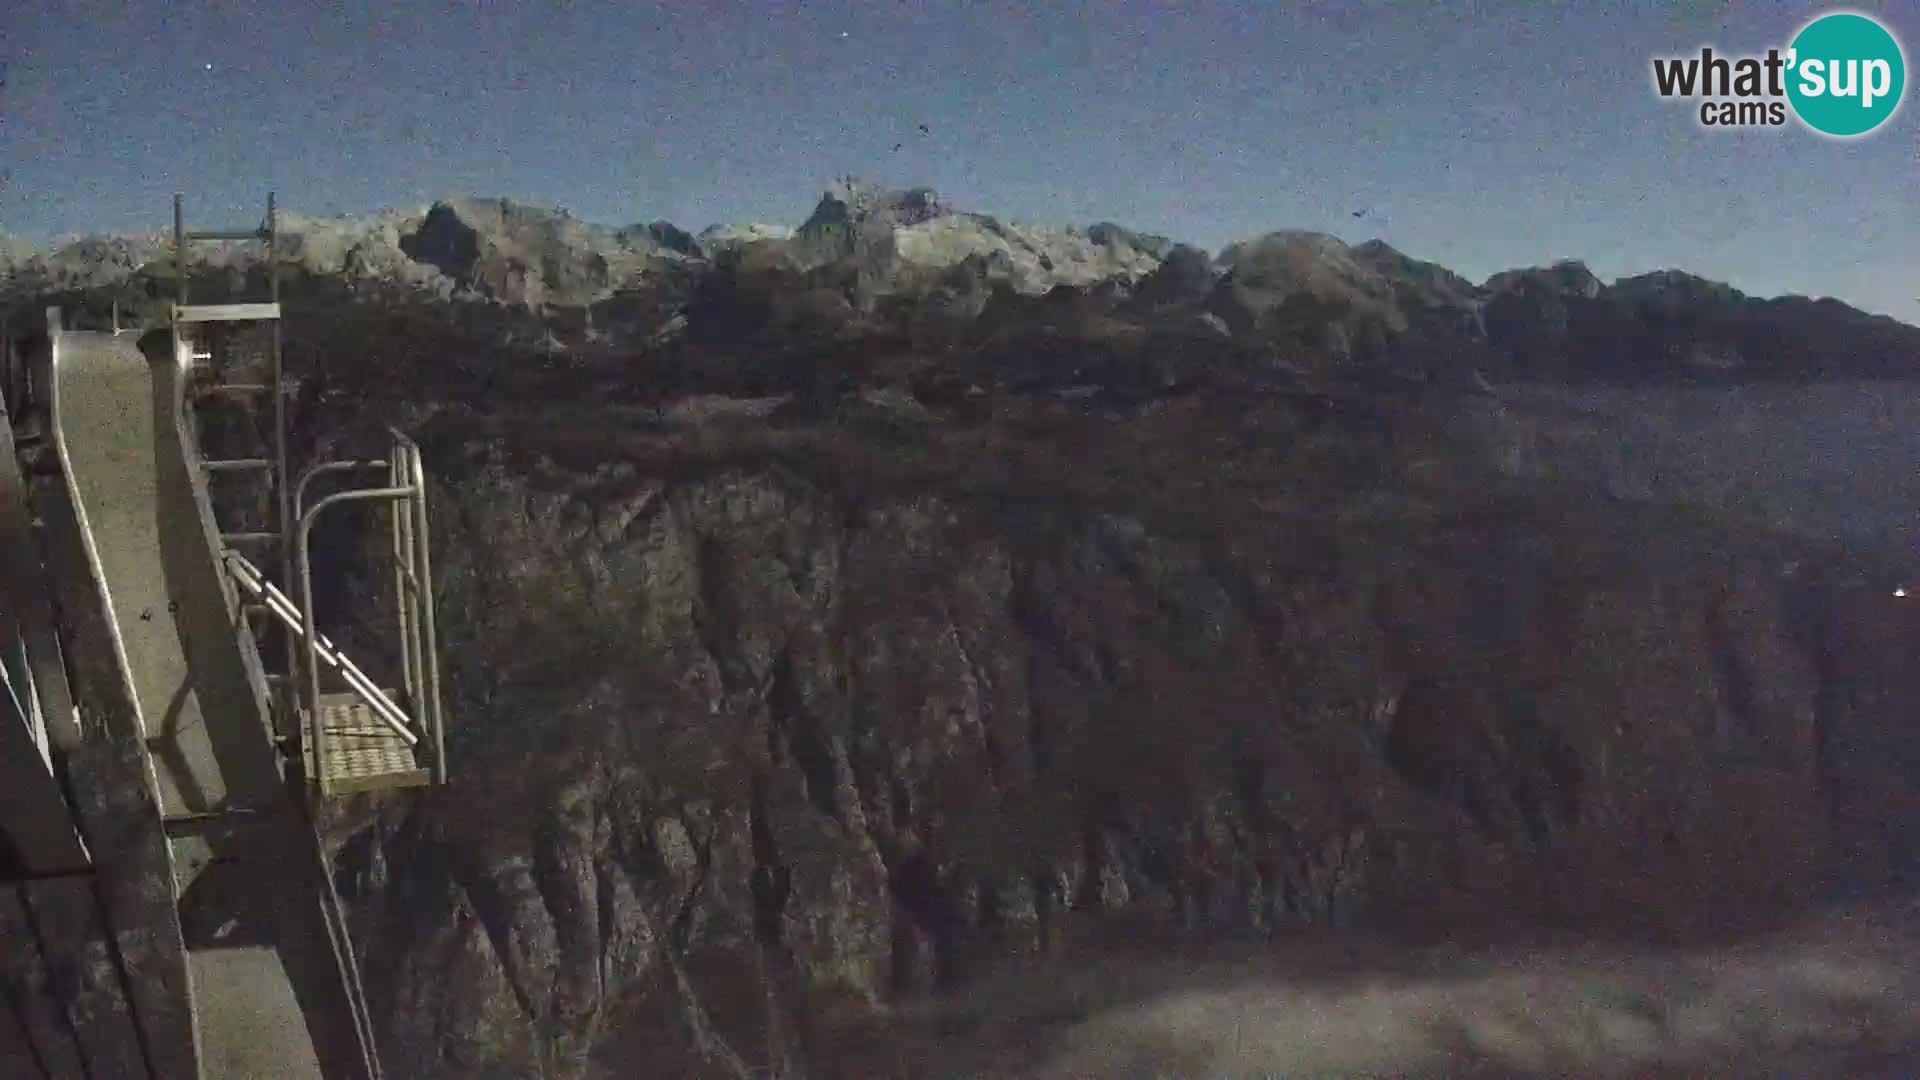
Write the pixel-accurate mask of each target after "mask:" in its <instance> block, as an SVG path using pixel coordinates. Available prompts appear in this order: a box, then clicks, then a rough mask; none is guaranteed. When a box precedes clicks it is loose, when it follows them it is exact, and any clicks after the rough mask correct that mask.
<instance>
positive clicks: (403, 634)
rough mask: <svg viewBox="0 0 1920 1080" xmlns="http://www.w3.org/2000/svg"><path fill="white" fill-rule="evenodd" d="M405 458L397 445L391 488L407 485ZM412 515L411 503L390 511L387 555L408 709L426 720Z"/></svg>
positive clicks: (391, 507)
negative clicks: (418, 658) (417, 650)
mask: <svg viewBox="0 0 1920 1080" xmlns="http://www.w3.org/2000/svg"><path fill="white" fill-rule="evenodd" d="M405 454H406V448H405V447H403V446H401V445H400V444H399V443H395V444H394V447H393V453H392V454H391V455H390V457H391V459H392V461H393V466H392V468H390V469H389V470H388V471H387V485H388V486H389V487H400V486H402V484H403V482H404V481H403V478H402V476H401V470H402V468H404V466H405V457H404V455H405ZM412 513H413V504H412V503H411V502H408V501H396V502H394V503H392V504H390V505H389V506H388V507H387V516H388V522H389V524H390V525H391V532H392V541H393V546H392V548H391V550H389V551H388V553H387V554H388V555H389V557H391V558H392V559H393V617H394V623H395V626H396V628H397V630H398V631H399V634H400V642H399V644H400V681H401V684H402V685H403V686H405V687H406V688H407V704H408V706H409V707H410V708H412V709H413V710H414V711H415V712H419V713H421V715H422V716H423V717H424V716H425V713H424V712H422V710H423V709H424V708H425V703H424V702H423V701H422V700H421V696H420V683H419V681H418V676H419V669H418V668H417V667H416V666H415V664H414V630H415V622H414V616H413V603H412V601H413V596H412V593H411V592H410V591H409V589H408V586H409V584H410V582H409V581H408V575H409V574H410V573H411V572H412V569H413V563H412V558H411V556H412V554H413V537H412V531H411V529H410V528H409V526H410V525H412V520H411V516H412Z"/></svg>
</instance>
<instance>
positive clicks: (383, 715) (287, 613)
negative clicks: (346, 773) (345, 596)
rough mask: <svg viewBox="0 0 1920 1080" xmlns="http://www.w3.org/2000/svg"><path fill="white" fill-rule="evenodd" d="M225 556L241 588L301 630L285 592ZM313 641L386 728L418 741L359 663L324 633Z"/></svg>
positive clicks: (239, 559)
mask: <svg viewBox="0 0 1920 1080" xmlns="http://www.w3.org/2000/svg"><path fill="white" fill-rule="evenodd" d="M227 559H228V560H229V562H230V563H231V564H232V567H233V571H234V576H235V577H237V578H239V579H240V584H241V587H242V588H244V589H246V590H247V591H248V592H249V593H252V594H253V595H255V596H257V597H259V598H261V599H262V600H264V601H266V604H267V610H268V611H271V612H272V613H273V614H274V615H275V616H277V617H278V618H279V619H280V621H281V623H283V624H284V625H285V626H286V627H287V628H288V629H290V630H293V631H295V632H300V631H301V630H302V629H303V627H304V626H305V620H304V619H303V618H302V617H301V615H300V611H299V609H298V608H296V607H294V604H293V601H291V600H289V599H287V594H285V593H283V592H281V591H280V590H279V589H278V588H277V587H275V586H274V584H273V582H271V581H268V580H267V579H266V577H265V575H263V574H261V573H260V569H259V568H258V567H256V566H254V565H253V564H252V563H251V562H248V561H247V558H246V556H244V555H241V554H240V553H239V552H237V551H229V552H227ZM316 644H317V646H318V649H317V652H318V655H319V657H320V659H321V660H322V661H324V662H325V663H326V665H327V666H328V667H330V668H332V669H334V670H336V671H338V672H340V674H341V676H342V677H343V678H345V679H346V681H347V685H348V686H349V687H351V688H352V689H353V690H354V692H355V693H357V694H358V695H359V696H360V698H361V699H362V700H363V701H365V702H366V703H367V705H368V707H369V708H371V709H373V711H374V713H375V714H376V715H378V716H379V718H380V719H381V720H382V721H383V722H384V723H385V724H386V725H387V726H388V727H389V728H392V729H393V732H394V734H396V735H398V736H400V738H401V739H402V740H404V741H405V742H406V744H407V745H408V746H416V745H418V744H419V742H420V737H419V736H418V735H416V734H414V732H413V730H412V728H411V727H410V726H409V725H408V723H407V721H408V719H409V718H408V716H407V714H406V712H405V711H404V710H402V709H401V708H400V706H399V705H397V704H395V703H394V701H393V699H392V698H389V697H388V696H387V695H386V691H384V690H382V689H380V685H379V684H378V683H376V682H374V681H373V679H372V678H370V677H368V675H367V673H366V672H364V671H362V670H361V669H360V666H359V665H358V664H355V663H354V662H353V661H352V660H350V659H348V658H347V656H346V654H345V653H342V652H341V651H340V649H339V647H338V646H336V645H335V644H334V643H333V642H332V641H330V640H328V638H327V636H326V635H325V634H321V635H320V636H319V638H318V641H317V642H316Z"/></svg>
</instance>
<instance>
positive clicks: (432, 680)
mask: <svg viewBox="0 0 1920 1080" xmlns="http://www.w3.org/2000/svg"><path fill="white" fill-rule="evenodd" d="M407 457H408V459H409V460H410V461H411V463H412V465H413V491H414V495H413V500H412V502H413V505H414V507H415V509H416V511H417V513H418V517H417V518H416V519H415V521H414V531H413V539H414V543H415V544H417V545H419V552H420V558H419V575H418V577H419V580H418V583H417V584H418V587H419V590H420V595H419V603H420V609H419V610H420V615H421V617H422V618H421V631H422V634H421V636H422V637H423V638H424V640H423V641H421V643H420V651H421V653H422V654H423V657H422V658H423V660H424V661H425V663H426V698H427V702H426V707H425V708H424V709H423V710H422V712H424V713H425V715H427V716H431V717H432V718H433V719H432V721H431V723H432V725H433V727H432V731H433V782H434V783H436V784H444V783H446V782H447V742H446V724H445V722H444V718H443V717H442V715H441V712H440V638H439V632H438V631H437V630H436V629H435V627H434V619H433V555H432V548H433V545H432V544H431V543H430V541H429V538H428V536H427V476H426V469H425V468H424V467H423V466H422V465H421V463H420V448H419V447H418V446H414V445H412V444H411V443H410V444H409V445H408V454H407Z"/></svg>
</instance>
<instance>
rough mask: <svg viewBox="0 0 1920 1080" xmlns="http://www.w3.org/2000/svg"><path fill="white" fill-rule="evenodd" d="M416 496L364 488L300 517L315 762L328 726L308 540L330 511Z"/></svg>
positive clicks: (297, 555)
mask: <svg viewBox="0 0 1920 1080" xmlns="http://www.w3.org/2000/svg"><path fill="white" fill-rule="evenodd" d="M412 494H413V489H412V488H411V487H382V488H361V489H359V490H357V491H336V492H334V493H333V494H331V495H328V496H326V497H325V498H322V499H321V500H320V501H318V502H316V503H314V504H313V505H312V506H311V507H309V508H308V509H307V510H306V512H305V513H303V514H301V515H300V525H299V527H298V529H297V530H296V531H295V533H294V548H293V550H294V561H295V563H296V564H297V571H296V572H297V575H298V577H299V580H300V608H301V612H302V614H303V615H304V616H305V619H306V622H305V624H304V626H303V632H302V635H301V636H302V637H303V638H304V639H305V642H306V653H307V656H306V661H307V662H306V664H305V666H304V670H303V672H302V674H303V675H304V679H303V689H304V690H305V691H306V693H305V695H304V701H303V705H304V707H305V711H306V713H307V720H308V723H310V724H311V725H312V731H311V734H312V745H313V754H314V760H316V761H319V760H321V759H323V758H324V757H325V755H326V749H327V733H326V725H324V724H322V723H320V664H319V652H318V644H319V643H318V641H317V637H318V635H319V633H320V627H319V625H318V624H317V622H316V619H315V615H314V610H313V561H312V550H311V545H310V544H309V540H310V539H311V537H312V534H313V524H314V522H315V521H317V520H319V517H320V515H321V514H322V513H324V512H325V511H326V510H327V509H328V508H329V507H333V506H339V505H341V504H344V503H349V502H368V501H373V500H379V501H382V502H386V501H392V500H398V499H405V498H407V497H408V496H410V495H412ZM326 786H327V785H326V778H325V776H324V775H323V776H322V777H321V790H322V791H323V792H324V791H325V790H326Z"/></svg>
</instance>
